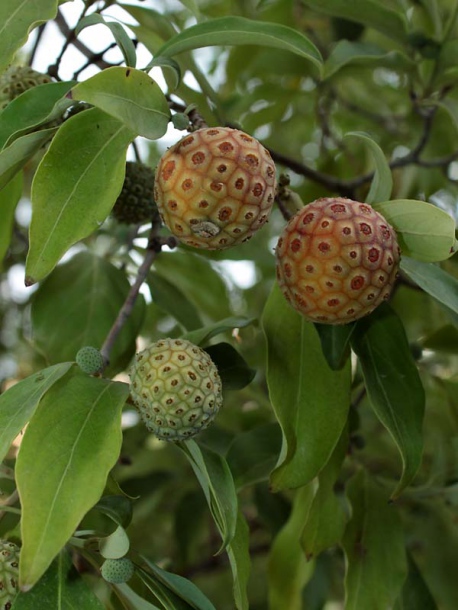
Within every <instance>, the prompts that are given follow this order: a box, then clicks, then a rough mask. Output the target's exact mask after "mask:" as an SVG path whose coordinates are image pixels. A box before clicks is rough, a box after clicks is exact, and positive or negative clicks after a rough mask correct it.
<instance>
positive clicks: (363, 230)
mask: <svg viewBox="0 0 458 610" xmlns="http://www.w3.org/2000/svg"><path fill="white" fill-rule="evenodd" d="M359 229H360V231H361V233H364V235H370V234H371V233H372V229H371V228H370V226H369V225H368V224H367V223H365V222H361V223H360V225H359Z"/></svg>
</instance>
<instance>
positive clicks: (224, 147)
mask: <svg viewBox="0 0 458 610" xmlns="http://www.w3.org/2000/svg"><path fill="white" fill-rule="evenodd" d="M218 148H219V149H220V151H221V152H222V153H230V152H232V151H233V150H234V147H233V146H232V144H231V143H230V142H221V144H220V145H219V146H218Z"/></svg>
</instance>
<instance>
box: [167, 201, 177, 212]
mask: <svg viewBox="0 0 458 610" xmlns="http://www.w3.org/2000/svg"><path fill="white" fill-rule="evenodd" d="M167 205H168V206H169V208H170V209H171V210H176V209H177V207H178V203H177V202H176V201H175V200H173V199H171V200H170V201H169V202H168V204H167Z"/></svg>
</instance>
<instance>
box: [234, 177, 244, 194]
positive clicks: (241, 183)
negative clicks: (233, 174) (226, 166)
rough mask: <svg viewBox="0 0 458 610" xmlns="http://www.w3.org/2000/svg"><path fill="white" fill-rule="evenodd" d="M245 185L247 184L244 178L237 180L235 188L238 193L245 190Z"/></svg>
mask: <svg viewBox="0 0 458 610" xmlns="http://www.w3.org/2000/svg"><path fill="white" fill-rule="evenodd" d="M244 184H245V180H244V179H243V178H237V180H236V181H235V183H234V186H235V188H236V189H237V190H238V191H240V190H242V189H243V186H244Z"/></svg>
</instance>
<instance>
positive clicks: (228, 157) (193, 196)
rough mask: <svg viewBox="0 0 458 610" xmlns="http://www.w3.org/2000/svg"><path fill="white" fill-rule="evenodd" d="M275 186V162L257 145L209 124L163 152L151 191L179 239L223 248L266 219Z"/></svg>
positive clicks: (235, 131)
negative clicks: (209, 126) (153, 188)
mask: <svg viewBox="0 0 458 610" xmlns="http://www.w3.org/2000/svg"><path fill="white" fill-rule="evenodd" d="M275 186H276V181H275V165H274V163H273V161H272V158H271V156H270V153H269V151H268V150H266V149H265V148H264V147H263V146H262V144H260V143H259V142H258V141H257V140H256V139H255V138H253V137H251V136H249V135H247V134H246V133H243V131H240V130H238V129H231V128H229V127H211V128H204V129H198V130H197V131H195V132H193V133H192V134H189V135H186V136H185V137H184V138H182V139H181V140H180V141H179V142H177V143H176V144H175V145H174V146H172V147H171V148H170V149H169V150H168V151H167V152H166V153H165V154H164V155H163V157H162V158H161V160H160V161H159V165H158V167H157V169H156V177H155V190H154V194H155V199H156V203H157V206H158V209H159V212H160V214H161V218H162V220H163V222H164V223H165V224H166V225H167V227H168V228H169V229H170V231H171V232H172V233H173V234H174V235H175V236H176V237H178V238H179V239H180V240H181V241H182V242H183V243H185V244H187V245H188V246H194V247H195V248H204V249H206V250H222V249H225V248H229V247H231V246H235V245H236V244H240V243H242V242H244V241H247V240H248V239H250V238H251V236H252V235H253V234H254V233H255V232H256V231H257V230H258V229H259V228H260V227H262V225H263V224H264V223H265V222H266V221H267V219H268V216H269V213H270V210H271V208H272V204H273V201H274V197H275Z"/></svg>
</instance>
